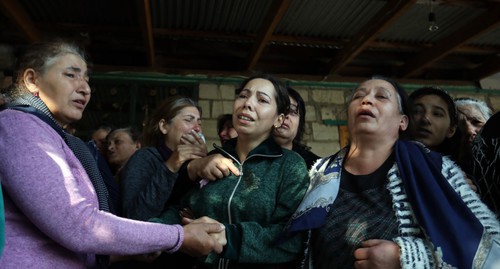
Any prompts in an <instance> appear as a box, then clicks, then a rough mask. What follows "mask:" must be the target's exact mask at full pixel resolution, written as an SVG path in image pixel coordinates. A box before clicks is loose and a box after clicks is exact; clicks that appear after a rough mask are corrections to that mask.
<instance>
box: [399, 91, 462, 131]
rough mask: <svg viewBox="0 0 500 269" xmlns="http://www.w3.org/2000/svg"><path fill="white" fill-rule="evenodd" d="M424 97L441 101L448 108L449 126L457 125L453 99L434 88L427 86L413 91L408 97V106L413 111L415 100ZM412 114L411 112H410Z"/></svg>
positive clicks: (444, 92) (446, 93)
mask: <svg viewBox="0 0 500 269" xmlns="http://www.w3.org/2000/svg"><path fill="white" fill-rule="evenodd" d="M426 95H437V96H439V97H441V99H443V101H444V102H445V103H446V105H447V107H448V116H449V118H450V124H451V125H452V126H456V125H457V123H458V115H457V108H456V106H455V102H454V101H453V98H451V96H450V95H449V94H448V92H446V91H445V90H443V89H441V88H439V87H435V86H427V87H422V88H418V89H416V90H415V91H413V92H412V93H411V94H410V96H409V97H408V101H409V104H410V106H411V108H412V109H413V106H414V103H415V100H416V99H418V98H420V97H422V96H426ZM411 113H412V114H413V111H411Z"/></svg>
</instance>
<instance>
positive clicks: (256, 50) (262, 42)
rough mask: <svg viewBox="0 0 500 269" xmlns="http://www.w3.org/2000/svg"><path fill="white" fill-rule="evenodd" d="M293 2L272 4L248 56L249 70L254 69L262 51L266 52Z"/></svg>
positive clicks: (275, 1) (283, 1) (281, 0)
mask: <svg viewBox="0 0 500 269" xmlns="http://www.w3.org/2000/svg"><path fill="white" fill-rule="evenodd" d="M291 2H292V0H274V1H273V3H272V4H271V7H270V8H269V11H268V12H267V16H266V18H265V19H264V22H263V24H262V26H261V27H260V29H261V31H260V32H259V33H258V35H257V39H256V40H255V44H254V46H253V48H252V50H251V51H250V54H249V56H248V59H247V65H246V69H247V70H252V69H254V67H255V65H256V64H257V61H258V60H259V58H260V56H261V54H262V51H264V48H265V47H266V46H267V44H268V42H269V40H270V39H271V37H272V35H273V32H274V29H276V27H277V26H278V23H279V22H280V21H281V18H282V17H283V16H284V15H285V13H286V11H287V9H288V7H289V6H290V3H291Z"/></svg>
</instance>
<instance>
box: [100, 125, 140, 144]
mask: <svg viewBox="0 0 500 269" xmlns="http://www.w3.org/2000/svg"><path fill="white" fill-rule="evenodd" d="M115 132H125V133H127V134H128V136H130V138H131V139H132V141H133V142H134V143H137V142H140V141H141V133H140V132H139V131H138V130H137V129H135V128H133V127H124V128H116V129H113V130H111V131H110V132H109V133H108V135H107V136H106V139H108V138H109V137H110V136H111V134H113V133H115Z"/></svg>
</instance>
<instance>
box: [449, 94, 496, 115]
mask: <svg viewBox="0 0 500 269" xmlns="http://www.w3.org/2000/svg"><path fill="white" fill-rule="evenodd" d="M455 106H457V108H460V107H461V106H472V107H475V108H476V109H477V110H479V112H481V114H482V115H483V117H484V119H485V120H488V119H489V118H490V117H491V115H492V114H493V112H492V111H491V109H490V107H488V105H487V104H486V103H485V102H483V101H481V100H478V99H473V98H468V97H465V98H458V99H455Z"/></svg>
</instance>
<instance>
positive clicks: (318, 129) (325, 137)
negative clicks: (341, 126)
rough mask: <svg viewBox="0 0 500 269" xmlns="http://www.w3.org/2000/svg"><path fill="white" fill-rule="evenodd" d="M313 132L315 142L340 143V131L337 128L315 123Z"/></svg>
mask: <svg viewBox="0 0 500 269" xmlns="http://www.w3.org/2000/svg"><path fill="white" fill-rule="evenodd" d="M312 131H313V138H314V141H339V130H338V127H337V126H328V125H324V124H319V123H313V124H312Z"/></svg>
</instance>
